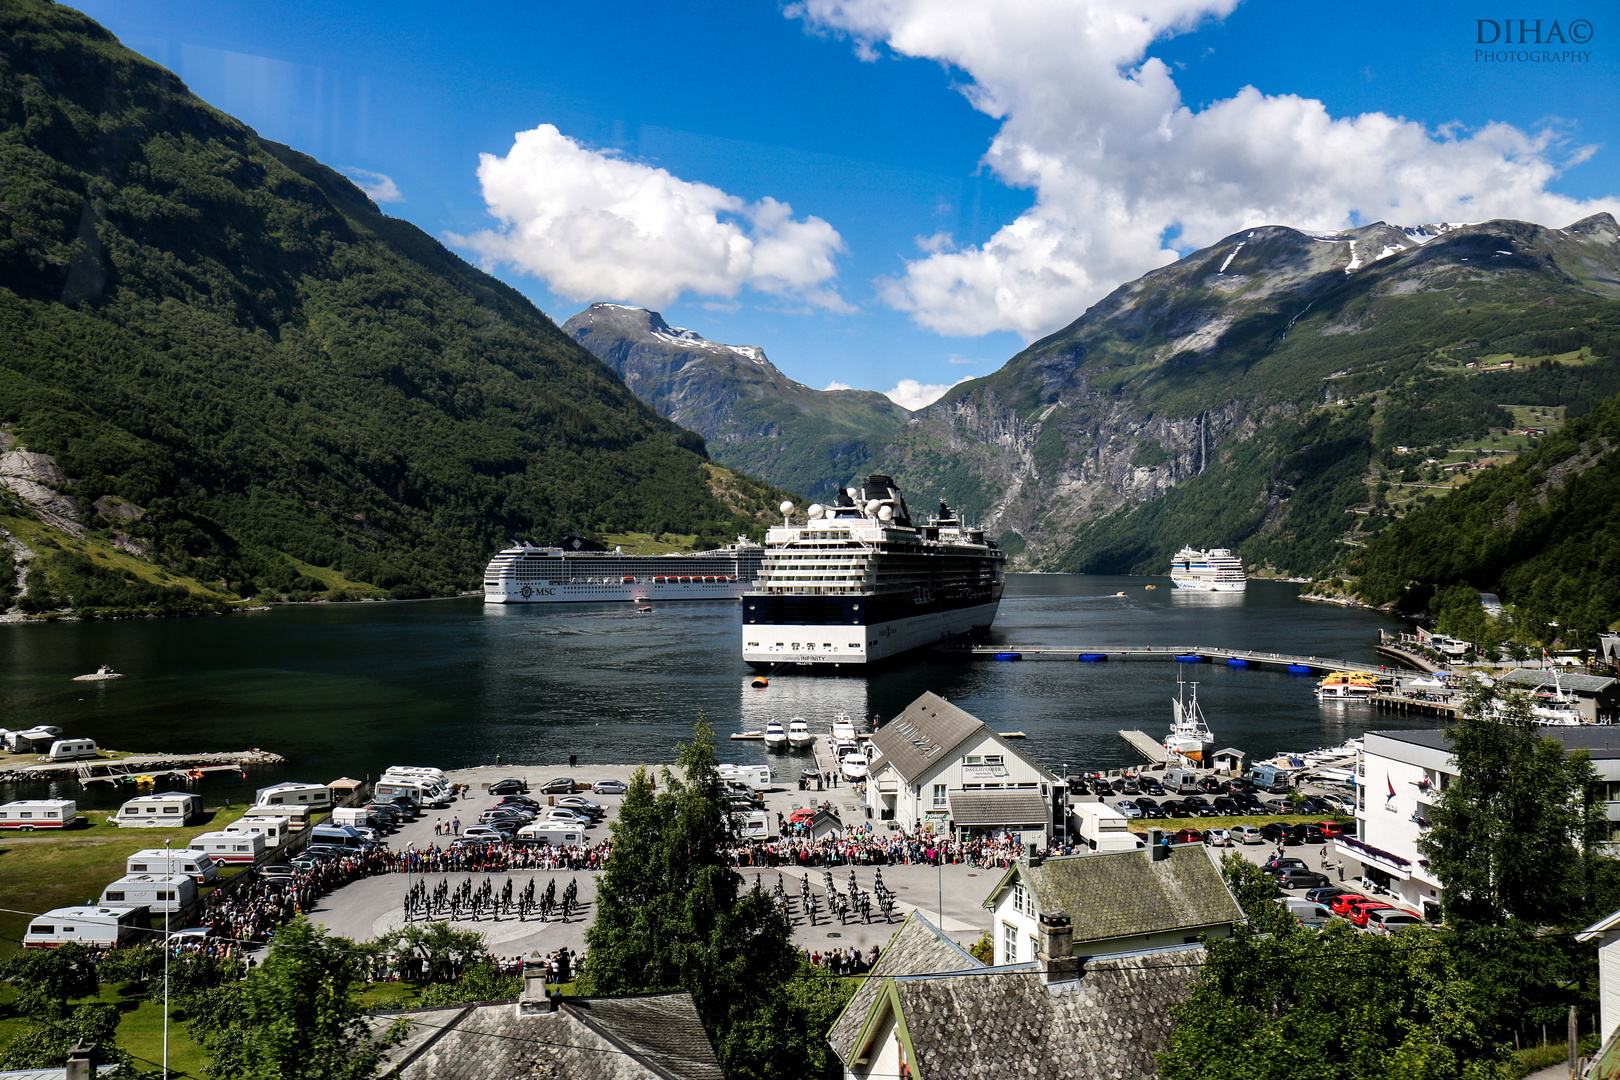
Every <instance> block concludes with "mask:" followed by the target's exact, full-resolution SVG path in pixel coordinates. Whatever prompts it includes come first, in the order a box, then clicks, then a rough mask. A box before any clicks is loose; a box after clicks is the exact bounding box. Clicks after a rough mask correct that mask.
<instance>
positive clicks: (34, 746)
mask: <svg viewBox="0 0 1620 1080" xmlns="http://www.w3.org/2000/svg"><path fill="white" fill-rule="evenodd" d="M61 737H62V729H61V728H59V727H52V726H50V725H48V724H42V725H40V726H39V727H31V728H27V729H25V730H23V731H8V732H6V734H5V746H6V752H7V753H8V754H33V753H38V752H39V751H40V750H43V749H45V748H46V747H48V746H50V745H51V743H53V742H55V741H56V740H57V739H59V738H61Z"/></svg>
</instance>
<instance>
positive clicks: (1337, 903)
mask: <svg viewBox="0 0 1620 1080" xmlns="http://www.w3.org/2000/svg"><path fill="white" fill-rule="evenodd" d="M1371 899H1372V897H1370V896H1363V895H1362V894H1361V893H1353V892H1351V893H1340V894H1339V895H1338V896H1335V897H1334V898H1333V899H1332V900H1329V901H1328V910H1329V911H1331V912H1333V914H1335V915H1343V916H1344V917H1345V918H1349V917H1350V905H1351V904H1360V903H1365V902H1366V901H1368V900H1371Z"/></svg>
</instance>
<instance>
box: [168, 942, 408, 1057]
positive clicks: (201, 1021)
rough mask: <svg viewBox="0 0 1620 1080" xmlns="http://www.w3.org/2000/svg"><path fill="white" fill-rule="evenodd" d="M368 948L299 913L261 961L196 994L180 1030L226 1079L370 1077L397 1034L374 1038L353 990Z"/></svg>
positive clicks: (399, 1032) (399, 1033)
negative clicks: (235, 979) (240, 976)
mask: <svg viewBox="0 0 1620 1080" xmlns="http://www.w3.org/2000/svg"><path fill="white" fill-rule="evenodd" d="M369 953H370V950H365V949H361V948H359V947H358V946H356V945H355V944H354V943H353V942H351V941H349V940H347V939H345V938H341V937H336V936H333V935H330V934H328V933H327V932H326V930H325V929H324V928H322V927H318V926H315V925H314V924H312V923H310V921H309V920H308V919H305V918H303V917H300V918H297V919H294V920H293V921H292V922H290V923H288V924H287V925H286V926H284V927H282V928H281V929H280V930H278V931H277V932H276V937H275V943H274V944H273V945H271V947H270V953H269V955H268V956H266V957H265V961H264V965H263V966H262V967H260V968H259V969H258V970H257V971H254V972H253V973H252V974H251V975H249V976H248V977H247V979H245V980H243V981H242V982H240V983H235V984H228V985H224V986H221V987H219V988H218V989H216V990H214V991H212V992H211V993H208V994H203V995H199V999H200V1000H198V1001H196V1002H195V1003H194V1005H193V1007H192V1008H191V1009H189V1010H188V1024H187V1028H188V1030H190V1031H191V1033H192V1035H193V1036H194V1037H196V1038H197V1039H198V1041H199V1042H201V1043H202V1044H203V1045H204V1047H205V1048H207V1049H208V1050H209V1052H210V1053H211V1054H212V1055H213V1062H212V1063H211V1064H210V1066H209V1070H208V1071H209V1075H211V1076H214V1077H219V1078H222V1080H223V1078H225V1077H231V1078H233V1080H238V1078H241V1080H370V1078H371V1077H374V1076H376V1075H377V1073H378V1071H379V1069H380V1067H381V1065H382V1060H383V1055H384V1054H385V1053H386V1052H387V1050H388V1048H389V1047H390V1046H393V1045H394V1044H396V1043H397V1042H399V1040H400V1039H402V1038H403V1037H404V1030H403V1027H402V1026H401V1025H395V1026H394V1027H392V1028H390V1029H389V1030H388V1031H387V1032H385V1033H384V1034H382V1035H380V1036H376V1035H373V1034H372V1032H371V1028H370V1025H369V1024H368V1023H367V1022H366V1016H365V1011H364V1010H363V1009H362V1008H361V1007H360V1006H359V1005H358V1004H357V1003H356V1002H355V993H356V991H358V990H359V988H360V987H361V986H362V985H363V983H364V982H365V971H366V968H367V966H368V962H369V959H370V957H369Z"/></svg>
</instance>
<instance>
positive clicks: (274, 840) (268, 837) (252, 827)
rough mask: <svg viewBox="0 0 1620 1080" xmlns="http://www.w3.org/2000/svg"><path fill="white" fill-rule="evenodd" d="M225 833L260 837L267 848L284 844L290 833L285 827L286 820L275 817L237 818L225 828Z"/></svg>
mask: <svg viewBox="0 0 1620 1080" xmlns="http://www.w3.org/2000/svg"><path fill="white" fill-rule="evenodd" d="M225 831H226V832H240V833H251V834H253V835H255V836H262V837H264V846H265V847H267V848H276V847H280V846H281V845H282V844H285V843H286V842H287V836H288V834H289V833H290V832H291V830H290V829H289V828H288V827H287V819H286V818H284V817H280V816H277V815H271V816H269V817H241V818H237V819H236V820H235V821H233V822H231V823H230V824H229V825H227V826H225Z"/></svg>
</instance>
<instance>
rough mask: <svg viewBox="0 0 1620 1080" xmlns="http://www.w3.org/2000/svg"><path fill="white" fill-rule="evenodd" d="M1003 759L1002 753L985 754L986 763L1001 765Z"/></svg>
mask: <svg viewBox="0 0 1620 1080" xmlns="http://www.w3.org/2000/svg"><path fill="white" fill-rule="evenodd" d="M1001 759H1002V755H1000V754H986V755H984V763H985V764H986V765H1000V764H1001Z"/></svg>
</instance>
